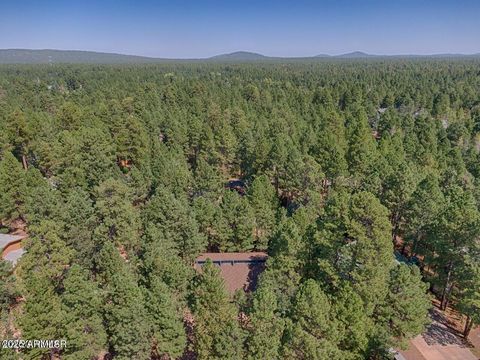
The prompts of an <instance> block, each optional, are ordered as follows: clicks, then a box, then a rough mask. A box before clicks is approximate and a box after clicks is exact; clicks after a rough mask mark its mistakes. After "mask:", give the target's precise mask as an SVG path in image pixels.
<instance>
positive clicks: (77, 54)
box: [0, 49, 480, 64]
mask: <svg viewBox="0 0 480 360" xmlns="http://www.w3.org/2000/svg"><path fill="white" fill-rule="evenodd" d="M372 58H389V59H391V58H480V53H477V54H471V55H466V54H434V55H372V54H368V53H365V52H361V51H354V52H350V53H346V54H340V55H327V54H319V55H316V56H307V57H278V56H266V55H263V54H259V53H255V52H249V51H236V52H233V53H227V54H219V55H215V56H212V57H208V58H197V59H193V58H192V59H169V58H154V57H147V56H137V55H124V54H115V53H105V52H96V51H81V50H49V49H45V50H30V49H0V64H54V63H69V64H152V63H163V62H192V61H195V62H199V61H203V62H253V61H302V60H304V61H305V60H306V61H315V60H318V61H320V60H321V59H345V60H348V59H372Z"/></svg>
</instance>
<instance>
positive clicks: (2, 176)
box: [0, 152, 27, 224]
mask: <svg viewBox="0 0 480 360" xmlns="http://www.w3.org/2000/svg"><path fill="white" fill-rule="evenodd" d="M0 189H2V190H1V191H0V221H3V222H6V223H7V224H8V223H10V222H11V221H13V220H16V219H17V218H21V217H23V216H24V213H25V208H24V204H25V197H26V195H27V194H26V193H27V186H26V180H25V172H24V170H23V168H22V165H21V164H20V162H18V161H17V159H15V156H13V155H12V153H10V152H6V153H5V154H3V157H2V159H1V160H0Z"/></svg>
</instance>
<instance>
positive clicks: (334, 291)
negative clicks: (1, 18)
mask: <svg viewBox="0 0 480 360" xmlns="http://www.w3.org/2000/svg"><path fill="white" fill-rule="evenodd" d="M232 180H235V181H236V182H237V183H240V184H241V186H240V189H239V188H230V187H228V186H227V185H228V182H229V181H232ZM479 206H480V60H474V59H470V60H468V59H464V60H448V59H445V60H422V59H417V60H415V59H411V60H398V59H397V60H395V59H389V60H385V59H384V60H381V59H378V60H335V61H331V60H322V61H317V62H305V63H302V62H297V63H290V64H289V63H280V62H278V63H268V62H265V63H250V64H233V63H230V64H220V63H218V64H202V63H191V64H160V65H155V64H151V65H103V66H102V65H2V66H0V232H1V233H9V232H12V231H14V230H20V231H25V232H26V233H28V239H27V240H26V243H25V250H26V253H25V254H24V255H23V257H22V258H21V259H20V260H19V262H18V264H17V265H16V267H15V268H13V267H12V265H11V264H10V263H9V262H7V261H1V262H0V314H1V319H0V321H1V324H0V330H1V331H0V334H1V335H0V337H1V338H2V339H12V338H15V337H19V336H20V335H21V338H24V339H66V340H67V343H68V346H67V347H66V348H63V349H59V350H51V349H50V350H48V349H39V348H35V349H21V350H20V351H13V350H10V349H1V350H0V357H1V359H5V360H10V359H76V360H77V359H78V360H85V359H100V358H101V359H103V358H104V356H106V357H105V358H106V359H119V360H120V359H121V360H130V359H138V360H142V359H195V358H196V359H338V360H349V359H351V360H354V359H358V360H361V359H389V358H390V357H391V356H392V355H391V352H390V349H391V348H399V347H402V345H404V344H405V343H406V341H407V340H408V339H410V338H412V337H414V336H416V335H417V334H420V333H421V332H422V331H423V330H424V329H425V327H426V326H427V325H428V322H429V317H428V311H429V308H430V307H431V299H432V298H437V299H438V300H439V301H440V303H441V307H442V308H446V307H447V306H451V307H453V308H455V309H457V310H458V311H460V312H461V313H462V314H463V315H464V317H465V319H467V320H466V325H465V330H464V331H465V334H466V335H468V332H469V331H470V330H471V329H472V328H473V327H475V326H476V325H477V324H480V243H479V240H478V239H479V235H480V213H479ZM250 251H266V252H267V253H268V256H269V258H268V261H267V264H266V270H265V271H264V272H263V273H262V274H261V276H260V279H259V283H258V286H257V289H256V290H255V291H254V292H250V293H244V292H242V291H239V292H237V293H236V294H235V295H234V296H231V295H230V294H229V293H228V292H227V290H226V288H225V284H224V282H223V280H222V279H221V277H220V276H219V270H218V268H217V267H216V266H215V265H213V264H211V263H207V264H206V265H204V267H203V271H202V272H201V273H200V272H196V271H195V270H194V268H193V261H194V259H195V258H196V257H197V256H198V255H199V254H201V253H204V252H250ZM186 319H190V321H187V320H186Z"/></svg>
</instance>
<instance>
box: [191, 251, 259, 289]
mask: <svg viewBox="0 0 480 360" xmlns="http://www.w3.org/2000/svg"><path fill="white" fill-rule="evenodd" d="M267 258H268V255H267V254H266V253H264V252H246V253H205V254H202V255H200V256H199V257H198V258H197V259H196V260H195V269H197V271H201V268H202V265H203V264H205V262H206V261H207V259H210V260H212V262H213V263H214V264H215V265H217V266H218V267H219V268H220V275H221V276H222V278H223V280H224V281H225V286H226V288H227V290H228V292H229V293H230V294H233V293H234V292H235V291H236V290H238V289H243V290H245V291H252V290H255V287H256V286H257V281H258V276H259V275H260V274H261V273H262V272H263V270H265V262H266V260H267Z"/></svg>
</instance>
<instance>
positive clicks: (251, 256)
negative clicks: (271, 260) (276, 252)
mask: <svg viewBox="0 0 480 360" xmlns="http://www.w3.org/2000/svg"><path fill="white" fill-rule="evenodd" d="M267 257H268V255H267V253H265V252H261V251H258V252H242V253H204V254H202V255H200V256H199V257H197V259H196V260H195V263H203V262H205V261H206V260H207V259H210V260H212V262H219V261H221V262H228V261H256V260H258V261H265V260H267Z"/></svg>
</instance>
